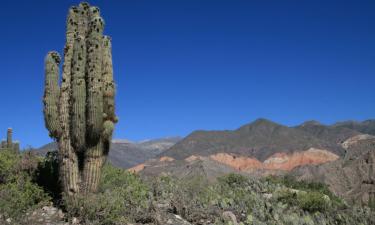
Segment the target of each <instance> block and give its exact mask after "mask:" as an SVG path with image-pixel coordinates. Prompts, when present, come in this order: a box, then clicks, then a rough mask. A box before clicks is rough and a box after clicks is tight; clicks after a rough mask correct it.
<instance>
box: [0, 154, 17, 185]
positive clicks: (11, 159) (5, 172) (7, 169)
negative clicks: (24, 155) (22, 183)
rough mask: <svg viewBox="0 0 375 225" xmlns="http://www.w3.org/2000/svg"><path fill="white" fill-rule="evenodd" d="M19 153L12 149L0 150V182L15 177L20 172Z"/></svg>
mask: <svg viewBox="0 0 375 225" xmlns="http://www.w3.org/2000/svg"><path fill="white" fill-rule="evenodd" d="M20 162H21V155H19V154H16V153H14V151H12V150H7V149H4V150H1V151H0V184H4V183H7V182H10V181H14V180H15V179H17V175H18V174H19V172H20Z"/></svg>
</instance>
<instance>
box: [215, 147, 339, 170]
mask: <svg viewBox="0 0 375 225" xmlns="http://www.w3.org/2000/svg"><path fill="white" fill-rule="evenodd" d="M210 158H211V159H213V160H216V161H218V162H221V163H223V164H226V165H229V166H231V167H233V168H235V169H237V170H239V171H252V170H257V169H265V170H286V171H290V170H292V169H294V168H295V167H298V166H303V165H319V164H323V163H326V162H331V161H335V160H337V159H339V156H338V155H336V154H334V153H331V152H329V151H327V150H322V149H316V148H310V149H308V150H306V151H302V152H295V153H292V154H286V153H275V154H274V155H272V156H271V157H269V158H268V159H266V160H265V161H264V162H260V161H259V160H257V159H256V158H251V157H244V156H235V155H232V154H228V153H218V154H215V155H211V156H210Z"/></svg>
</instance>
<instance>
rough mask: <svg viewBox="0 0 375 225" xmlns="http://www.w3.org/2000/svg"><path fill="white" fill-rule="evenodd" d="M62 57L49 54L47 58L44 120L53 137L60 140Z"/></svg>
mask: <svg viewBox="0 0 375 225" xmlns="http://www.w3.org/2000/svg"><path fill="white" fill-rule="evenodd" d="M60 61H61V58H60V55H59V54H58V53H57V52H55V51H52V52H49V53H48V54H47V56H46V58H45V84H44V85H45V89H44V98H43V103H44V109H43V112H44V120H45V125H46V127H47V129H48V131H49V133H50V136H51V137H54V138H58V136H59V133H60V130H61V128H60V123H59V120H58V99H59V96H60V87H59V64H60Z"/></svg>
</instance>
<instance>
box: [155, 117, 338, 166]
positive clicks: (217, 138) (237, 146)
mask: <svg viewBox="0 0 375 225" xmlns="http://www.w3.org/2000/svg"><path fill="white" fill-rule="evenodd" d="M310 148H319V149H328V150H329V151H331V152H333V153H335V154H337V155H343V154H344V152H345V151H344V149H343V148H342V147H341V146H339V145H338V144H337V143H335V142H334V141H330V140H325V139H320V138H318V137H317V136H315V135H313V134H311V133H309V132H306V131H304V130H302V129H297V128H290V127H286V126H283V125H280V124H277V123H274V122H272V121H269V120H265V119H258V120H256V121H254V122H253V123H250V124H248V125H245V126H242V127H240V128H238V129H237V130H234V131H196V132H193V133H192V134H190V135H189V136H187V137H186V138H184V139H183V140H181V141H180V142H178V143H177V144H176V145H174V146H172V147H171V148H170V149H168V150H167V151H165V152H163V153H162V154H161V155H160V156H168V157H172V158H175V159H184V158H186V157H189V156H191V155H201V156H209V155H212V154H216V153H221V152H224V153H233V154H238V155H241V156H248V157H255V158H256V159H258V160H260V161H264V160H266V159H267V158H269V157H270V156H272V155H273V154H275V153H287V154H290V153H293V152H296V151H304V150H308V149H310Z"/></svg>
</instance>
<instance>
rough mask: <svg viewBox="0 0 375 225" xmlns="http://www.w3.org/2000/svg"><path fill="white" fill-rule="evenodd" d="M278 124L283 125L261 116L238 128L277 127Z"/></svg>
mask: <svg viewBox="0 0 375 225" xmlns="http://www.w3.org/2000/svg"><path fill="white" fill-rule="evenodd" d="M277 126H281V125H280V124H278V123H275V122H273V121H271V120H268V119H264V118H259V119H256V120H254V121H253V122H251V123H249V124H246V125H244V126H242V127H240V128H239V129H238V130H244V129H254V128H259V127H277Z"/></svg>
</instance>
